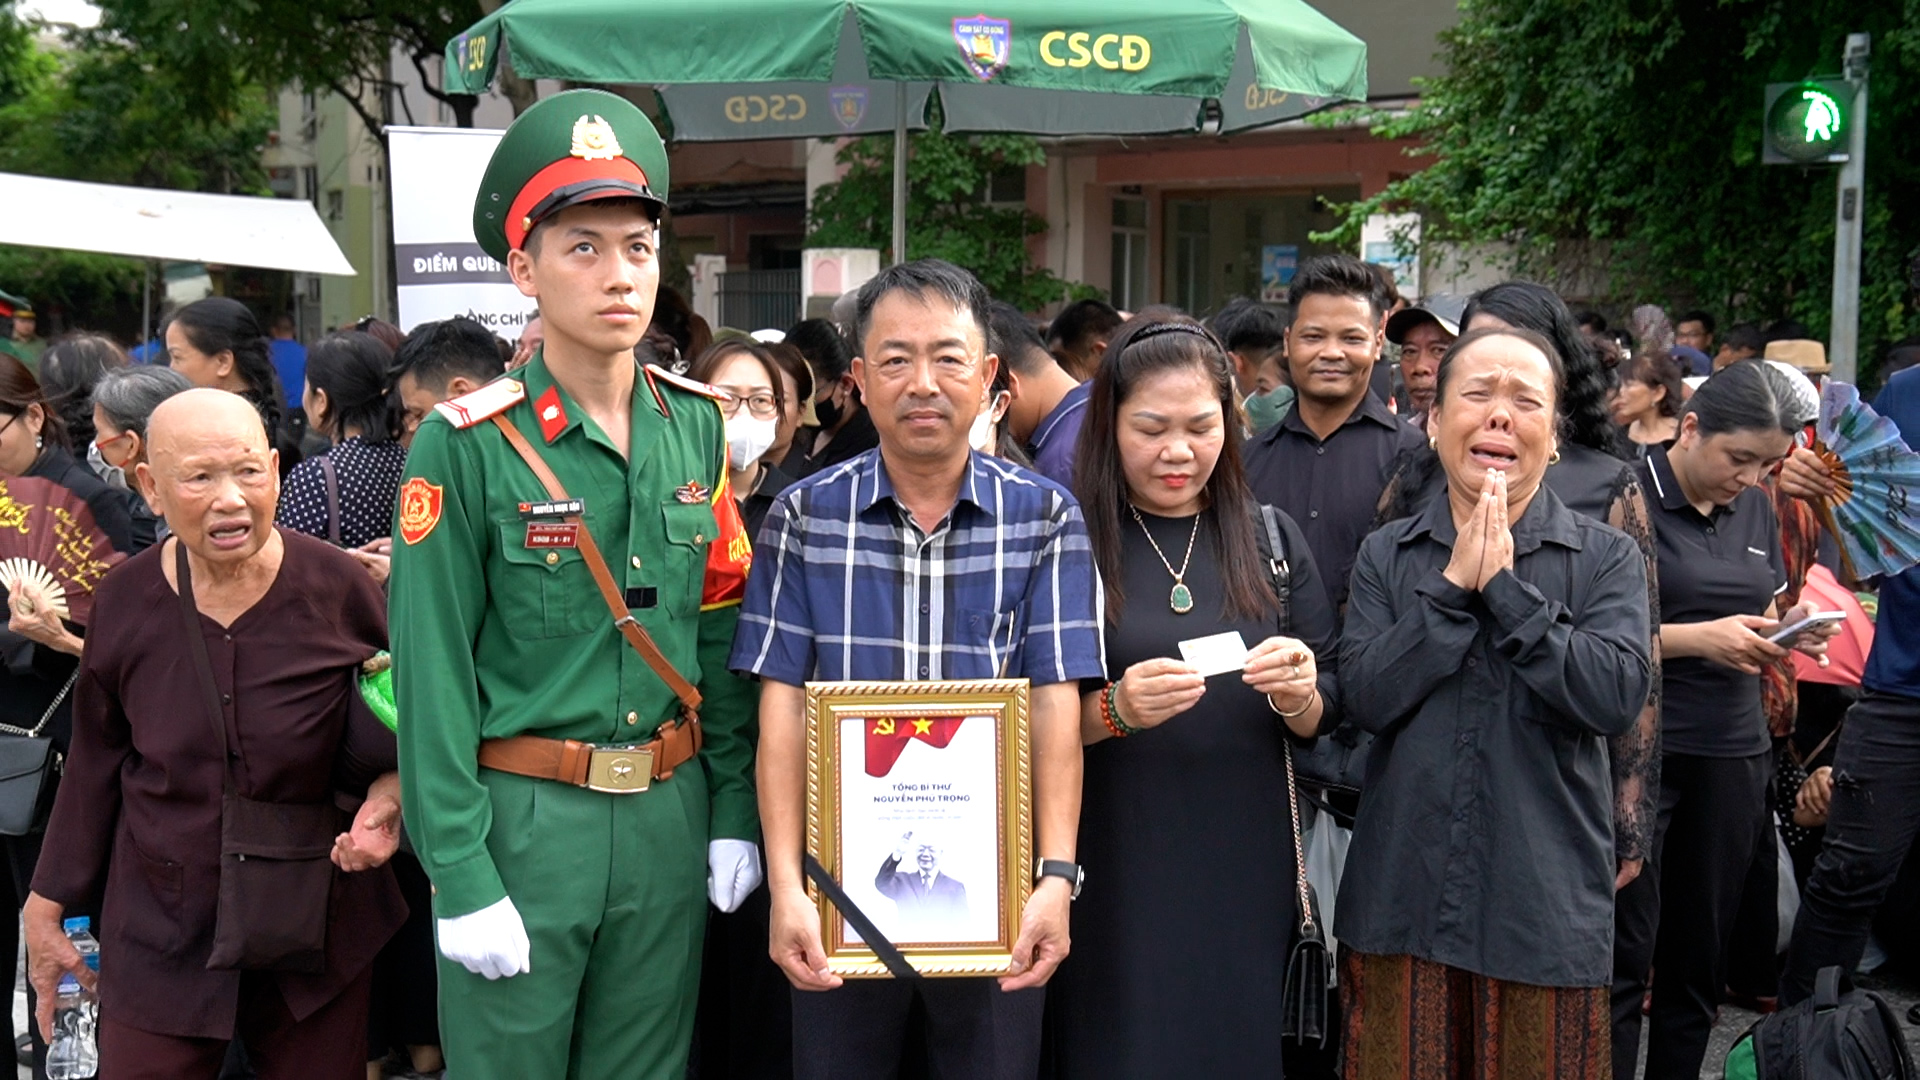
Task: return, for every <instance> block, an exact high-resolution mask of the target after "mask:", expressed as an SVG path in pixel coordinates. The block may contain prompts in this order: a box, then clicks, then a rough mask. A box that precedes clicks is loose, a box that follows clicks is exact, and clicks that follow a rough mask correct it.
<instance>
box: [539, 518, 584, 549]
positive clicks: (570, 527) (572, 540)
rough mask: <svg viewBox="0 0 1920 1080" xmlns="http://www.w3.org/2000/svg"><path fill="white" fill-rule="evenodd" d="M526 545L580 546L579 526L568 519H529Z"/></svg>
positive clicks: (545, 546) (549, 546) (543, 546)
mask: <svg viewBox="0 0 1920 1080" xmlns="http://www.w3.org/2000/svg"><path fill="white" fill-rule="evenodd" d="M527 546H528V547H529V548H577V547H579V546H580V526H578V525H575V524H573V523H572V522H570V521H562V522H541V521H529V522H528V523H527Z"/></svg>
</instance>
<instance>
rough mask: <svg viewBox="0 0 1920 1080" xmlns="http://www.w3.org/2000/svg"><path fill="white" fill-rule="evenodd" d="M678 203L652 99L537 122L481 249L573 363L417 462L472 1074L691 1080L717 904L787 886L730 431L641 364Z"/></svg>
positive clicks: (447, 906)
mask: <svg viewBox="0 0 1920 1080" xmlns="http://www.w3.org/2000/svg"><path fill="white" fill-rule="evenodd" d="M666 197H667V158H666V151H665V149H664V148H663V147H662V145H661V142H660V137H659V135H658V134H656V133H655V131H654V129H653V126H652V125H651V124H650V123H649V122H648V121H647V119H646V117H645V116H644V115H642V114H641V112H640V111H639V110H638V109H636V108H634V106H633V105H631V104H629V103H628V102H626V101H625V100H623V99H621V98H618V97H615V96H613V95H611V94H607V93H604V92H600V91H588V90H582V91H569V92H566V93H562V94H558V95H555V96H554V97H551V98H548V99H546V100H544V101H541V102H539V103H538V104H536V105H534V106H533V107H532V108H531V109H528V110H527V111H526V112H525V113H524V114H522V115H521V116H520V118H519V119H518V120H516V121H514V124H513V126H512V127H511V128H509V129H508V130H507V133H506V135H505V136H504V137H503V138H502V139H501V141H500V145H499V147H498V148H497V149H496V150H495V151H494V155H493V160H492V161H491V162H490V163H489V164H488V166H487V172H486V175H485V177H484V178H483V180H482V182H481V185H480V192H479V196H478V198H477V200H476V203H475V207H474V232H475V235H476V236H477V237H478V239H479V241H480V245H481V247H482V248H484V249H485V250H486V251H487V253H488V254H489V255H492V256H493V257H494V258H496V259H498V260H500V261H501V262H502V263H504V264H506V267H507V270H508V273H509V274H511V275H512V277H513V280H514V283H515V284H516V285H518V286H519V288H520V290H521V292H523V293H525V294H526V295H527V296H529V297H533V298H534V299H535V300H537V301H538V303H539V306H540V314H541V319H542V322H543V324H544V327H545V331H546V341H545V345H544V347H543V348H542V349H540V350H539V351H536V352H535V353H534V355H533V358H532V360H531V361H529V362H528V364H527V365H526V366H525V367H524V368H521V369H519V370H517V371H515V372H513V373H512V374H511V375H510V376H508V377H503V378H501V379H497V380H495V381H494V382H491V383H488V384H487V385H486V386H484V387H481V388H480V389H479V390H476V391H474V392H473V393H471V394H468V395H466V396H464V397H461V398H457V399H455V400H452V401H449V402H445V403H443V404H441V405H439V406H437V407H436V409H435V411H434V413H433V414H432V415H430V416H429V417H428V418H427V420H426V421H425V422H424V423H422V424H421V425H420V429H419V431H418V433H417V434H416V435H415V437H414V442H413V448H412V452H411V454H410V455H409V457H408V461H407V475H408V478H407V480H406V481H405V483H404V484H403V485H402V487H401V492H400V509H399V514H398V520H397V522H396V528H395V530H394V547H393V589H392V616H391V622H392V628H393V630H392V637H393V641H394V654H395V655H394V660H395V666H394V670H395V675H396V680H395V688H396V695H397V699H398V702H397V703H398V705H399V710H400V713H401V715H402V716H403V717H404V719H402V720H401V722H400V725H401V733H400V742H401V755H402V765H401V770H402V776H403V778H404V790H405V805H406V810H407V814H406V820H407V826H408V830H409V832H410V833H411V835H412V836H413V839H414V842H415V844H416V845H417V847H418V848H419V852H420V857H421V860H422V862H423V863H424V864H425V866H426V869H427V873H428V875H429V876H430V877H431V878H432V880H433V885H434V893H435V897H434V913H435V915H436V916H437V917H438V926H437V929H438V934H437V937H438V940H439V947H440V952H441V954H442V956H443V959H442V961H441V964H440V1015H441V1031H442V1033H443V1039H444V1041H445V1044H446V1055H447V1068H448V1071H449V1072H450V1073H452V1074H454V1075H457V1076H459V1077H461V1078H462V1080H484V1078H487V1077H500V1078H512V1080H541V1078H549V1077H550V1078H556V1080H557V1078H559V1077H586V1078H594V1077H622V1078H625V1077H678V1076H680V1075H681V1074H682V1073H683V1071H684V1069H685V1059H686V1054H687V1047H688V1044H689V1039H690V1037H691V1034H692V1027H693V1015H694V1000H695V993H696V988H697V984H698V980H699V964H700V951H701V939H702V934H703V932H704V929H705V925H706V900H707V898H708V895H711V896H712V898H713V901H714V903H715V904H716V905H718V906H719V907H720V908H721V909H722V910H732V909H733V907H735V906H737V905H738V903H739V901H740V899H741V898H742V897H743V896H745V894H746V893H747V892H748V891H749V890H751V889H752V888H753V887H754V886H755V885H756V884H757V883H758V882H759V880H760V856H759V852H758V849H757V848H756V847H755V846H754V840H755V838H756V836H757V830H758V826H757V821H756V815H755V810H754V794H753V787H752V783H751V780H750V770H751V768H752V739H753V733H752V724H751V718H750V710H751V709H752V708H753V695H752V690H751V688H750V686H749V685H748V684H746V683H745V682H743V681H741V680H740V679H738V678H736V677H735V676H733V675H730V674H729V673H728V671H727V663H726V661H727V650H728V647H729V645H730V644H731V642H732V640H733V629H734V622H735V619H736V617H737V604H738V603H739V597H740V594H741V590H742V587H743V581H744V575H745V569H746V561H747V558H748V554H747V542H746V538H745V536H744V535H743V534H742V530H741V528H740V524H739V517H738V514H737V512H736V511H735V509H734V502H733V499H732V497H731V496H730V495H729V494H728V493H727V491H726V478H727V461H726V439H725V435H724V426H723V423H722V421H721V416H720V410H719V409H718V408H717V407H716V406H715V403H714V400H713V399H712V397H711V392H710V391H707V390H706V389H705V388H702V387H699V386H697V385H696V384H693V383H688V382H685V381H683V380H676V379H675V378H674V377H673V376H670V375H667V374H665V373H663V372H660V371H658V370H653V369H645V370H642V369H640V368H639V367H637V366H636V364H635V363H634V358H633V347H634V345H635V344H636V343H637V342H639V340H640V335H641V334H642V332H644V331H645V330H646V328H647V323H648V320H649V318H650V317H651V315H652V311H653V304H654V289H655V287H656V285H657V284H658V283H659V276H660V271H659V265H658V263H657V261H656V259H657V247H656V244H657V241H658V221H659V215H660V211H661V208H662V206H663V205H664V204H665V201H666ZM616 612H617V615H618V620H617V621H616ZM696 710H697V713H698V720H697V721H696V720H694V719H693V716H694V714H695V712H696ZM703 739H704V748H703ZM709 878H710V879H711V880H710V884H709V883H708V880H709ZM703 884H707V885H708V887H707V889H706V890H704V891H703V889H702V885H703Z"/></svg>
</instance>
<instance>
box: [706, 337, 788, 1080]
mask: <svg viewBox="0 0 1920 1080" xmlns="http://www.w3.org/2000/svg"><path fill="white" fill-rule="evenodd" d="M777 348H778V346H768V345H763V344H761V343H759V342H757V341H753V340H750V339H746V340H743V339H733V340H728V341H722V342H720V343H719V344H716V345H714V346H712V347H711V348H709V349H707V351H705V352H703V353H701V354H700V356H699V357H698V358H696V359H695V360H694V362H693V365H692V366H691V367H689V368H688V369H687V377H688V378H690V379H697V380H699V381H700V382H704V383H708V384H710V385H711V386H713V387H714V388H715V389H717V390H719V391H720V392H721V393H722V394H724V395H726V399H725V400H723V401H722V402H721V403H720V412H721V415H723V416H724V417H725V418H726V422H727V484H728V486H729V488H730V489H731V490H732V492H733V497H734V498H735V499H736V500H738V501H739V504H740V516H741V519H742V520H743V521H744V522H745V524H746V529H747V531H746V535H747V537H748V538H749V539H754V540H757V539H758V538H759V535H760V523H761V522H762V521H763V520H765V518H766V516H767V509H768V508H769V507H771V506H772V505H773V500H774V499H775V498H776V497H778V496H779V494H780V493H781V492H782V491H785V490H786V489H787V486H788V485H789V484H792V483H793V478H792V477H790V476H788V475H787V474H786V473H784V472H781V471H780V467H779V465H777V464H775V462H777V461H778V460H779V454H778V453H776V452H775V451H776V448H775V443H777V442H778V441H779V432H780V428H781V425H782V424H783V422H784V420H783V418H787V417H789V416H791V418H792V419H793V420H794V421H795V422H796V423H797V421H798V405H797V402H796V400H795V398H794V395H793V391H794V389H795V386H794V380H793V377H792V376H791V375H788V374H787V373H786V372H785V371H784V370H783V365H782V363H781V361H780V358H779V357H778V356H777V355H776V353H775V350H776V349H777ZM803 367H804V365H803ZM790 407H791V412H790ZM790 430H791V429H790ZM789 440H791V434H789ZM769 907H770V896H769V894H768V892H767V887H766V885H765V884H764V883H763V884H761V885H760V887H759V888H756V889H755V890H754V891H753V892H751V893H749V894H747V897H746V899H745V900H743V901H741V903H740V907H739V909H738V910H736V911H733V912H726V913H723V912H718V911H710V912H708V913H707V914H708V918H707V942H706V955H705V958H704V960H703V962H702V968H701V976H700V1004H699V1010H698V1014H697V1018H696V1020H695V1022H694V1036H693V1056H692V1061H693V1063H694V1066H695V1067H694V1069H692V1070H691V1071H692V1072H698V1073H699V1074H700V1075H706V1076H788V1075H792V1072H793V1006H792V1001H791V993H792V992H791V990H790V989H789V988H788V985H787V979H786V976H784V975H782V974H781V973H780V969H779V968H777V967H775V966H774V963H773V960H772V959H771V958H770V957H769V956H768V954H767V936H768V934H769V933H770V927H771V923H770V921H769Z"/></svg>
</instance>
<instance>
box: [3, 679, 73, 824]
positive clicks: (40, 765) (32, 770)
mask: <svg viewBox="0 0 1920 1080" xmlns="http://www.w3.org/2000/svg"><path fill="white" fill-rule="evenodd" d="M79 677H80V669H79V668H78V667H76V668H74V669H73V674H71V675H69V676H67V682H66V685H65V686H62V687H61V688H60V692H59V693H58V694H55V695H54V696H53V703H52V704H50V705H48V706H47V711H46V713H45V714H43V715H42V716H41V717H40V722H39V723H37V724H35V725H33V726H32V727H31V728H22V727H14V726H13V725H12V724H0V836H25V835H27V834H28V833H30V832H32V831H33V828H34V826H35V825H38V824H39V823H40V819H41V815H42V813H43V811H44V810H45V809H46V808H45V807H44V806H43V805H42V803H44V802H45V801H46V798H47V794H48V788H49V785H48V784H47V777H49V776H51V775H53V772H54V770H56V769H58V768H59V767H60V752H59V751H58V750H55V749H54V748H53V740H52V739H50V738H48V737H46V736H45V735H42V734H40V733H41V732H42V731H45V730H46V727H47V722H48V721H50V720H52V719H53V714H54V712H55V711H56V710H58V709H59V708H60V703H61V702H63V701H65V700H67V694H68V693H69V692H70V691H72V690H73V683H74V680H76V679H78V678H79Z"/></svg>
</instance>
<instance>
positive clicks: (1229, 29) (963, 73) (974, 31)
mask: <svg viewBox="0 0 1920 1080" xmlns="http://www.w3.org/2000/svg"><path fill="white" fill-rule="evenodd" d="M965 2H966V3H967V5H968V7H969V8H973V7H974V5H976V4H979V5H981V8H979V9H976V10H975V11H974V13H972V14H969V13H968V11H967V9H964V8H960V7H956V6H952V5H943V4H936V3H933V2H931V0H645V2H644V3H641V2H638V0H512V2H511V3H509V4H507V5H506V6H504V7H502V8H501V9H500V10H498V11H496V12H494V13H493V14H492V15H489V16H487V17H486V18H484V19H482V20H480V21H479V22H478V23H475V24H474V25H473V26H472V27H471V28H470V29H468V30H467V31H466V32H465V33H463V34H460V35H459V36H457V37H455V38H454V39H453V40H452V41H451V42H449V43H448V45H447V57H446V69H445V70H446V89H447V91H448V92H450V93H478V92H480V91H482V90H484V89H485V88H486V86H487V84H488V83H489V82H491V81H492V79H493V76H494V72H495V71H496V69H497V67H498V65H499V61H500V56H501V54H502V53H503V52H510V53H511V54H512V58H513V68H514V71H515V72H516V73H518V74H519V75H521V76H522V77H525V78H558V79H570V80H574V81H577V82H590V83H639V84H643V85H648V86H655V87H664V88H666V89H665V90H663V97H664V99H665V101H666V104H667V108H668V112H669V115H670V116H671V115H675V113H674V105H675V101H676V96H680V97H682V98H683V100H684V101H686V102H689V103H690V102H695V101H699V100H702V96H701V94H700V91H698V90H694V91H693V92H692V93H691V94H687V95H677V93H676V91H677V90H678V89H679V88H683V87H688V84H745V85H740V86H739V87H738V88H737V89H736V88H733V87H730V88H729V92H728V93H726V94H724V95H722V96H720V97H718V98H716V97H715V96H714V95H713V94H712V93H708V94H706V95H705V98H704V100H706V101H707V102H708V104H707V105H706V106H705V109H706V110H707V111H710V110H711V109H712V108H713V107H714V106H715V105H717V106H718V107H719V108H720V109H721V111H722V114H723V115H725V114H726V113H727V111H728V110H729V109H731V111H732V113H733V114H734V115H740V116H745V117H748V118H757V119H755V120H754V122H756V123H761V124H767V125H772V126H767V127H762V128H759V129H758V130H754V131H744V132H741V133H738V134H730V135H726V136H724V137H731V138H740V137H747V138H752V137H763V138H764V137H787V138H791V137H795V136H796V135H839V134H850V133H860V132H862V131H866V130H872V129H873V128H872V127H871V125H873V124H877V123H883V122H886V121H891V123H892V126H893V130H894V132H895V136H896V142H895V151H894V153H895V168H894V241H893V244H894V257H895V258H896V259H898V258H900V257H901V256H902V255H903V254H904V249H905V235H906V228H905V224H906V223H905V222H904V220H902V219H903V218H904V216H905V212H906V198H905V192H904V191H903V190H902V188H903V186H904V184H905V178H906V169H905V168H904V164H905V163H904V161H903V160H901V159H903V158H904V156H905V152H906V140H905V132H906V130H907V128H908V127H909V126H918V125H919V122H920V121H921V118H922V117H924V112H925V97H926V96H927V95H928V94H930V93H933V92H937V93H939V94H940V97H941V106H942V110H943V113H944V115H945V117H946V118H947V126H948V128H949V129H951V130H960V131H982V130H996V131H1022V132H1026V133H1030V134H1039V135H1077V134H1130V133H1151V132H1168V131H1179V130H1195V129H1198V128H1199V127H1200V126H1201V124H1202V123H1203V122H1205V118H1206V116H1207V115H1208V112H1209V109H1208V103H1209V102H1218V106H1217V108H1218V113H1217V115H1218V120H1216V121H1214V122H1216V123H1220V124H1221V125H1222V127H1223V129H1224V130H1232V129H1233V128H1234V127H1236V126H1251V125H1254V124H1259V123H1270V122H1272V121H1274V120H1279V119H1286V118H1287V117H1289V116H1297V115H1300V113H1302V112H1304V111H1307V110H1309V109H1311V108H1313V107H1317V106H1318V105H1319V104H1323V103H1325V102H1326V101H1330V100H1359V99H1363V98H1365V96H1366V62H1367V56H1366V45H1365V44H1364V43H1363V42H1361V41H1360V40H1359V39H1358V38H1356V37H1354V36H1353V35H1352V34H1349V33H1347V32H1346V31H1345V30H1342V29H1341V28H1340V27H1339V26H1337V25H1335V24H1334V23H1333V22H1332V21H1330V20H1328V19H1327V18H1326V17H1325V16H1323V15H1321V14H1320V13H1319V12H1317V11H1315V10H1314V9H1313V8H1311V7H1309V6H1307V4H1305V3H1304V2H1302V0H1157V2H1155V3H1153V4H1151V5H1148V4H1141V5H1137V6H1136V5H1125V6H1124V7H1122V6H1120V5H1116V4H1115V3H1113V2H1112V0H1000V2H997V3H989V2H988V0H965ZM823 89H824V91H825V95H824V99H822V96H821V91H822V90H823ZM888 97H890V98H891V99H892V107H891V108H890V109H888V108H886V107H885V99H886V98H888ZM735 98H740V99H743V100H741V101H740V102H737V103H736V102H735V101H734V100H733V99H735ZM876 102H878V103H880V107H876ZM683 111H688V112H689V113H695V112H701V110H700V109H699V108H689V107H688V106H686V105H683ZM776 113H778V115H776ZM796 113H798V114H799V116H798V119H793V116H794V114H796ZM719 130H720V131H723V132H724V131H726V129H725V128H720V129H719ZM881 130H884V129H881ZM678 134H679V132H678V122H677V121H676V135H678ZM706 137H708V138H712V137H715V136H714V135H712V134H708V135H707V136H706Z"/></svg>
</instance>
